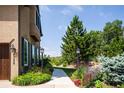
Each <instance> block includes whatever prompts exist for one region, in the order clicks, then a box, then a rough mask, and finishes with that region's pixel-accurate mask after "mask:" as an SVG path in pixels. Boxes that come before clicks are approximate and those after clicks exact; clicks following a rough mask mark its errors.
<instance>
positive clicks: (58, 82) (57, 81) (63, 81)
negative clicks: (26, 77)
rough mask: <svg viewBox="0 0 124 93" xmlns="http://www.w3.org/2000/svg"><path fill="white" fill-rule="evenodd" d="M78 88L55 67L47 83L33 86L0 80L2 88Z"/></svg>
mask: <svg viewBox="0 0 124 93" xmlns="http://www.w3.org/2000/svg"><path fill="white" fill-rule="evenodd" d="M2 87H3V88H78V87H76V86H75V85H74V83H73V82H72V80H71V79H70V78H69V77H68V76H67V74H66V73H65V72H64V71H63V70H61V69H54V71H53V74H52V80H50V81H49V82H47V83H44V84H40V85H33V86H15V85H12V84H11V82H10V81H8V80H2V81H0V88H2Z"/></svg>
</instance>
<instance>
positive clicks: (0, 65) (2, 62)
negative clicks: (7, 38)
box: [0, 43, 11, 80]
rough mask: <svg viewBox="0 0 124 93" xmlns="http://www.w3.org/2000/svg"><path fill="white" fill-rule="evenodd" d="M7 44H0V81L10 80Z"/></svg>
mask: <svg viewBox="0 0 124 93" xmlns="http://www.w3.org/2000/svg"><path fill="white" fill-rule="evenodd" d="M10 66H11V64H10V54H9V43H0V80H9V79H10Z"/></svg>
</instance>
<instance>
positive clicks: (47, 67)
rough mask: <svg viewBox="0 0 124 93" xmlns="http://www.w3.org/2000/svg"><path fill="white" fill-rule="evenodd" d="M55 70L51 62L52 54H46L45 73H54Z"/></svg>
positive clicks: (44, 58) (44, 60)
mask: <svg viewBox="0 0 124 93" xmlns="http://www.w3.org/2000/svg"><path fill="white" fill-rule="evenodd" d="M52 72H53V66H52V65H51V62H50V56H47V55H44V57H43V73H49V74H52Z"/></svg>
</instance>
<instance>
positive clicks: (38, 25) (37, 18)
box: [36, 6, 41, 31]
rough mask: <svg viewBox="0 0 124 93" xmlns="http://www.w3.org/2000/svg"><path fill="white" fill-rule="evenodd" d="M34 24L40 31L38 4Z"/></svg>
mask: <svg viewBox="0 0 124 93" xmlns="http://www.w3.org/2000/svg"><path fill="white" fill-rule="evenodd" d="M36 25H37V27H38V29H39V30H40V31H41V21H40V14H39V8H38V6H37V10H36Z"/></svg>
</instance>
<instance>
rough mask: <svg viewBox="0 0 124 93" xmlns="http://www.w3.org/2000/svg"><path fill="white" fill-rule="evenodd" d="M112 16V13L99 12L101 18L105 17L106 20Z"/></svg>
mask: <svg viewBox="0 0 124 93" xmlns="http://www.w3.org/2000/svg"><path fill="white" fill-rule="evenodd" d="M111 15H112V14H111V13H104V12H99V16H101V17H104V18H108V17H110V16H111Z"/></svg>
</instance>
